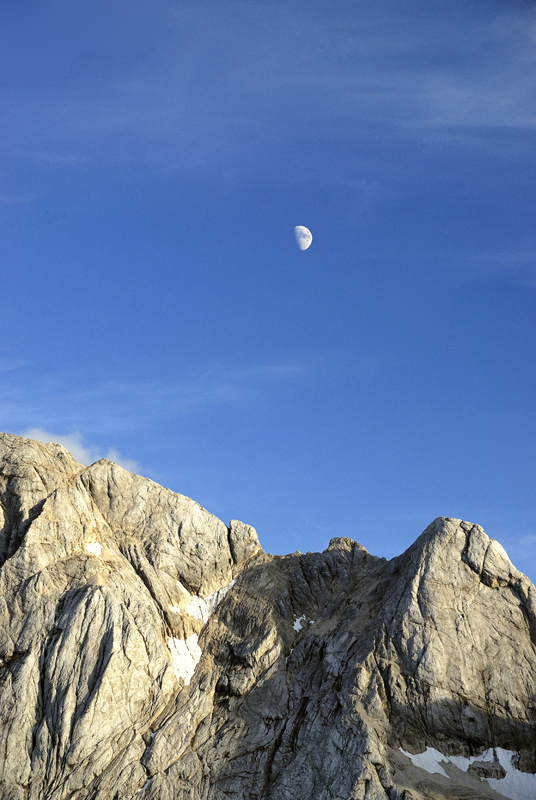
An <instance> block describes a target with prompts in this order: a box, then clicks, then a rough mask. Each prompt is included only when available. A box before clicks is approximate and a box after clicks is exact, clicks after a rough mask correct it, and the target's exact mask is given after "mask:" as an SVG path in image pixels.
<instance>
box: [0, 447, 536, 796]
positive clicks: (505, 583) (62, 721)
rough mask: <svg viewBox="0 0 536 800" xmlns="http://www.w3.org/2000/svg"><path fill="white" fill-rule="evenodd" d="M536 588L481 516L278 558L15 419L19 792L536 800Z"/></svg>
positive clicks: (0, 621)
mask: <svg viewBox="0 0 536 800" xmlns="http://www.w3.org/2000/svg"><path fill="white" fill-rule="evenodd" d="M535 599H536V590H535V588H534V586H533V585H532V584H531V582H530V581H529V580H528V579H527V578H526V577H525V576H524V575H522V574H521V573H520V572H518V571H517V570H516V569H515V568H514V567H513V566H512V564H511V563H510V561H509V559H508V557H507V555H506V553H505V552H504V550H503V549H502V547H501V546H500V545H499V544H498V542H496V541H494V540H492V539H489V538H488V537H487V536H486V534H485V533H484V531H483V530H482V528H480V527H479V526H478V525H472V524H470V523H467V522H462V521H460V520H457V519H445V518H438V519H436V520H435V521H434V522H433V523H432V524H431V525H430V526H429V528H427V529H426V530H425V531H424V533H423V534H422V535H421V536H420V537H419V538H418V539H417V541H416V542H415V544H414V545H412V547H410V548H409V550H407V551H406V552H405V553H404V554H402V555H401V556H399V557H398V558H395V559H392V560H391V561H386V560H385V559H382V558H377V557H375V556H372V555H369V553H367V552H366V550H365V549H364V548H363V547H362V546H361V545H359V544H357V543H356V542H353V541H351V540H350V539H346V538H343V539H334V540H332V542H331V543H330V546H329V548H328V549H327V550H326V551H324V552H323V553H308V554H307V555H301V554H293V555H290V556H271V555H268V554H266V553H264V552H263V550H262V548H261V547H260V545H259V542H258V539H257V535H256V533H255V531H254V529H253V528H251V527H250V526H248V525H244V524H243V523H241V522H236V521H233V522H231V523H230V525H229V526H228V527H227V526H226V525H224V524H223V523H222V522H220V520H218V519H216V518H215V517H214V516H212V515H211V514H209V513H208V512H207V511H205V509H203V508H201V506H199V505H198V504H197V503H195V502H194V501H193V500H190V499H188V498H186V497H183V496H182V495H179V494H175V493H174V492H171V491H170V490H168V489H164V488H162V487H161V486H158V485H157V484H155V483H153V482H152V481H150V480H147V479H145V478H141V477H139V476H137V475H132V474H131V473H129V472H127V471H125V470H124V469H122V468H121V467H118V466H117V465H115V464H113V463H111V462H109V461H106V460H103V461H98V462H97V463H95V464H93V465H92V466H90V467H87V468H86V467H83V466H82V465H81V464H78V463H77V462H76V461H75V460H74V459H73V458H72V456H71V455H70V454H69V453H68V452H67V451H66V450H65V449H64V448H63V447H61V446H60V445H57V444H47V445H45V444H41V443H39V442H34V441H31V440H26V439H21V438H19V437H16V436H11V435H9V434H3V435H0V777H1V789H0V797H1V798H2V800H112V798H113V799H114V800H127V799H128V800H131V798H139V800H225V798H229V799H231V798H237V800H238V799H239V798H240V799H242V798H244V799H247V800H309V799H310V798H315V800H412V799H414V800H439V799H440V798H443V799H444V800H447V799H448V798H450V800H452V799H453V798H457V800H464V798H466V800H470V799H471V800H483V798H505V797H508V798H510V799H511V800H534V798H536V777H535V775H534V773H536V736H535V734H536V649H535V645H536V615H535Z"/></svg>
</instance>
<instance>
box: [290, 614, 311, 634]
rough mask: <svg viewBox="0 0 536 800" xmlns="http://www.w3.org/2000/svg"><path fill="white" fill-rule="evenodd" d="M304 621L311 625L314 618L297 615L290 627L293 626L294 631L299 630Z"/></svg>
mask: <svg viewBox="0 0 536 800" xmlns="http://www.w3.org/2000/svg"><path fill="white" fill-rule="evenodd" d="M304 622H308V623H309V625H313V624H314V623H315V622H316V620H314V619H307V618H306V617H297V618H296V619H295V620H294V624H293V626H292V627H293V628H294V630H295V631H301V629H302V628H303V623H304Z"/></svg>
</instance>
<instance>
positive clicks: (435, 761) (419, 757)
mask: <svg viewBox="0 0 536 800" xmlns="http://www.w3.org/2000/svg"><path fill="white" fill-rule="evenodd" d="M400 751H401V752H402V753H404V755H405V756H407V757H408V758H409V759H410V761H411V762H412V763H413V764H414V765H415V766H416V767H420V768H421V769H424V770H426V772H429V773H430V774H431V775H433V774H434V773H436V772H438V773H439V774H440V775H444V776H445V778H448V777H449V776H448V775H447V773H446V772H445V770H444V769H443V767H441V766H440V764H439V762H440V761H447V762H448V760H449V759H448V758H447V756H444V755H443V753H440V752H439V750H436V749H435V748H434V747H427V748H426V751H425V752H424V753H417V754H416V755H413V753H406V751H405V750H402V748H400Z"/></svg>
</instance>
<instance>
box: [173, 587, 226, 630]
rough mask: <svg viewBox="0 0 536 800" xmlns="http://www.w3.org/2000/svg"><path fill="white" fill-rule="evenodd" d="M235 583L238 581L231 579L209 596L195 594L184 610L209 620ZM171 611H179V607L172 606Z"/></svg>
mask: <svg viewBox="0 0 536 800" xmlns="http://www.w3.org/2000/svg"><path fill="white" fill-rule="evenodd" d="M235 583H236V581H231V583H230V584H228V586H224V587H223V589H218V591H217V592H214V594H211V595H209V596H208V597H198V596H197V595H195V596H194V597H193V599H192V601H191V603H189V604H188V605H187V606H186V608H185V609H184V610H185V611H186V613H187V614H190V616H192V617H195V619H200V620H201V621H202V622H208V620H209V619H210V617H211V616H212V614H213V613H214V610H215V608H216V607H217V606H218V605H219V604H220V603H221V601H222V600H223V598H224V597H225V595H226V594H227V592H228V591H229V589H230V588H231V586H234V584H235ZM171 611H178V609H176V608H174V607H173V606H172V607H171Z"/></svg>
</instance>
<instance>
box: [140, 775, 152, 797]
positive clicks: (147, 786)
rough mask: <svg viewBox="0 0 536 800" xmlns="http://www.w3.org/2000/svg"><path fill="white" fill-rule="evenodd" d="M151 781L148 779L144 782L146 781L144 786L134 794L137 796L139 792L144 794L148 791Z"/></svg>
mask: <svg viewBox="0 0 536 800" xmlns="http://www.w3.org/2000/svg"><path fill="white" fill-rule="evenodd" d="M152 780H153V779H152V778H149V779H148V780H146V781H145V783H144V785H143V786H142V787H141V789H138V791H137V792H136V794H139V793H140V792H144V791H145V790H146V789H148V788H149V786H150V785H151V783H152Z"/></svg>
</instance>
